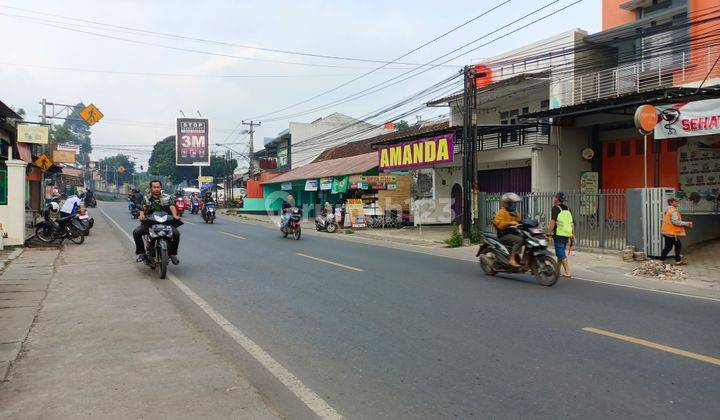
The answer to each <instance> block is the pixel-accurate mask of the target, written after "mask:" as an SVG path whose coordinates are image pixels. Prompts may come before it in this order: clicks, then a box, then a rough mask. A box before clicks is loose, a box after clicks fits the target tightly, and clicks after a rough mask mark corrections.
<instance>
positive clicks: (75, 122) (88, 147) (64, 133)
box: [50, 102, 92, 164]
mask: <svg viewBox="0 0 720 420" xmlns="http://www.w3.org/2000/svg"><path fill="white" fill-rule="evenodd" d="M83 109H85V104H83V103H82V102H80V103H78V104H77V105H75V106H74V107H73V112H72V113H71V114H70V116H69V117H68V118H67V119H66V120H65V122H63V123H62V124H55V125H53V126H52V127H50V138H51V139H52V142H53V143H60V144H63V143H69V144H77V145H78V146H80V154H79V155H78V156H77V160H78V162H80V163H83V164H84V163H86V162H87V161H88V160H89V157H90V153H91V152H92V141H91V139H90V134H91V133H90V126H89V125H88V124H87V123H86V122H85V121H84V120H83V119H82V118H81V117H80V111H82V110H83Z"/></svg>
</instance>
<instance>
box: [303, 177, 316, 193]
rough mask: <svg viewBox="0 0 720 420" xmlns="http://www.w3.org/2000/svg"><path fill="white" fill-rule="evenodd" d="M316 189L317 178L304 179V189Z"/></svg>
mask: <svg viewBox="0 0 720 420" xmlns="http://www.w3.org/2000/svg"><path fill="white" fill-rule="evenodd" d="M317 190H318V180H317V179H308V180H307V181H305V191H317Z"/></svg>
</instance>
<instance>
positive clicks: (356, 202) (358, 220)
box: [347, 198, 367, 228]
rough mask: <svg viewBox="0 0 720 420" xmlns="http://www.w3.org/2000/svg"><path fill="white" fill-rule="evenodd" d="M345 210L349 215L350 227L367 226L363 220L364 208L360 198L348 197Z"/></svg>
mask: <svg viewBox="0 0 720 420" xmlns="http://www.w3.org/2000/svg"><path fill="white" fill-rule="evenodd" d="M347 212H348V214H349V215H350V225H351V226H352V227H354V228H355V227H358V228H364V227H366V226H367V224H366V222H365V208H364V207H363V201H362V199H360V198H348V200H347Z"/></svg>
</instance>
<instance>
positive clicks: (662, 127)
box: [655, 99, 720, 139]
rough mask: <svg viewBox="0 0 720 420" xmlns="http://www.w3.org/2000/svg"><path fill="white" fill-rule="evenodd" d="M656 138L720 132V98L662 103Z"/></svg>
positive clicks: (656, 127)
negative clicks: (669, 103)
mask: <svg viewBox="0 0 720 420" xmlns="http://www.w3.org/2000/svg"><path fill="white" fill-rule="evenodd" d="M657 109H658V111H659V115H658V123H657V125H655V139H674V138H680V137H692V136H708V135H711V134H720V99H706V100H704V101H694V102H680V103H677V104H671V105H660V106H658V107H657Z"/></svg>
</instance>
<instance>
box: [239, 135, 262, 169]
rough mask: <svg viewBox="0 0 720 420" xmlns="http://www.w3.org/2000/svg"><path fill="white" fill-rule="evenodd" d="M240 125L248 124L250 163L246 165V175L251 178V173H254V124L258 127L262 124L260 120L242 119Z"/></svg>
mask: <svg viewBox="0 0 720 420" xmlns="http://www.w3.org/2000/svg"><path fill="white" fill-rule="evenodd" d="M242 125H247V126H250V129H249V130H248V134H250V164H249V167H248V175H249V176H250V179H252V177H253V175H254V174H255V146H254V144H253V139H254V138H253V134H255V126H258V127H259V126H261V125H262V124H261V123H260V121H258V122H254V121H250V122H245V121H242Z"/></svg>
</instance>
